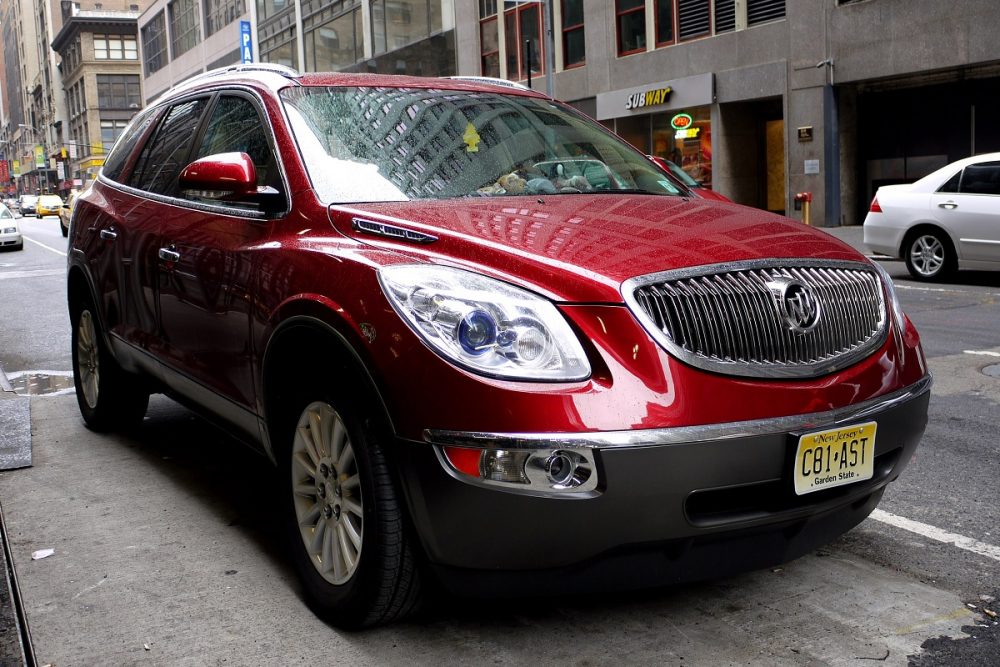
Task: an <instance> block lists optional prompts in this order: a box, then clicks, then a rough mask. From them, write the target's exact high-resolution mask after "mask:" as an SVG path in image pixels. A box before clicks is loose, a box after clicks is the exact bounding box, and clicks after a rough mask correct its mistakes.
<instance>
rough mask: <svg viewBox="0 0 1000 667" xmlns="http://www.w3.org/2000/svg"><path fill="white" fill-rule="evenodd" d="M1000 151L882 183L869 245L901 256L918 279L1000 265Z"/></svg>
mask: <svg viewBox="0 0 1000 667" xmlns="http://www.w3.org/2000/svg"><path fill="white" fill-rule="evenodd" d="M998 220H1000V153H988V154H985V155H977V156H975V157H970V158H965V159H964V160H958V161H957V162H952V163H951V164H949V165H948V166H946V167H942V168H941V169H938V170H937V171H935V172H933V173H931V174H928V175H927V176H924V177H923V178H921V179H920V180H918V181H915V182H914V183H908V184H902V185H885V186H882V187H880V188H879V189H878V190H877V191H876V193H875V197H874V199H872V203H871V207H870V208H869V210H868V215H867V217H865V223H864V234H865V245H866V246H868V247H869V248H871V249H872V250H873V251H874V252H877V253H882V254H885V255H890V256H892V257H901V258H903V259H904V260H906V268H907V269H908V270H909V271H910V275H912V276H913V277H914V278H916V279H917V280H943V279H945V278H948V277H949V276H951V275H952V274H953V273H954V272H955V271H956V270H958V269H983V270H996V269H1000V224H998V223H997V221H998Z"/></svg>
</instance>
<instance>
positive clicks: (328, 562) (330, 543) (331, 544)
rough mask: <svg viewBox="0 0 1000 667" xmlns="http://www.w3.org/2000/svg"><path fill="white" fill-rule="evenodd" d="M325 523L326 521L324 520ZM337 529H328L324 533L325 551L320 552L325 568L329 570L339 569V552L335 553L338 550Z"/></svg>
mask: <svg viewBox="0 0 1000 667" xmlns="http://www.w3.org/2000/svg"><path fill="white" fill-rule="evenodd" d="M323 523H324V525H325V524H326V522H325V521H324V522H323ZM336 532H337V531H336V530H327V531H326V532H324V533H323V552H322V553H321V554H320V559H321V560H322V561H323V569H324V570H326V571H327V572H329V571H330V570H333V571H334V572H336V570H337V554H336V553H334V552H335V550H336V539H337V538H336Z"/></svg>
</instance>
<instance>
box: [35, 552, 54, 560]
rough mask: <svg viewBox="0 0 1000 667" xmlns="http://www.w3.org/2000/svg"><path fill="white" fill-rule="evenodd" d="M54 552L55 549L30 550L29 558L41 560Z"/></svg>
mask: <svg viewBox="0 0 1000 667" xmlns="http://www.w3.org/2000/svg"><path fill="white" fill-rule="evenodd" d="M55 552H56V550H55V549H39V550H38V551H32V552H31V560H42V559H43V558H48V557H49V556H51V555H52V554H54V553H55Z"/></svg>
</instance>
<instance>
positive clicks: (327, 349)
mask: <svg viewBox="0 0 1000 667" xmlns="http://www.w3.org/2000/svg"><path fill="white" fill-rule="evenodd" d="M289 310H290V313H286V317H285V318H283V319H282V321H281V323H280V324H279V325H278V326H276V327H275V328H274V331H273V333H272V334H271V336H270V337H269V338H268V341H267V344H266V346H265V350H264V354H263V357H262V361H261V372H260V399H259V401H260V409H261V411H262V415H263V420H262V424H261V430H262V432H263V433H264V434H265V435H266V437H267V443H266V448H267V451H268V455H269V456H270V457H271V459H272V462H275V463H276V462H277V451H276V449H277V448H278V447H280V446H281V442H282V440H281V434H280V433H279V432H278V430H276V429H280V426H281V417H282V412H283V408H284V407H285V404H286V401H287V400H289V399H292V398H294V394H293V393H291V392H283V391H281V387H282V386H283V385H284V384H286V383H290V382H296V380H297V378H298V377H299V375H300V374H301V373H302V371H303V369H304V368H310V369H315V368H322V367H324V366H325V367H327V368H331V367H332V368H338V369H344V370H346V371H347V373H346V374H344V375H343V376H342V377H343V378H344V379H343V380H342V382H355V383H356V384H357V383H360V386H361V388H362V390H363V391H365V392H367V398H369V399H370V407H371V408H372V411H373V413H374V414H375V415H376V416H377V417H380V418H381V419H382V423H383V424H384V425H385V427H386V428H387V429H388V435H392V434H394V433H395V426H394V424H393V421H392V417H391V415H390V413H389V409H388V406H387V404H386V401H385V398H384V392H383V391H382V389H381V386H380V381H379V379H378V378H377V377H376V376H375V375H374V374H373V373H372V364H371V363H370V362H369V360H368V359H367V355H366V354H365V353H364V351H363V346H362V344H361V339H360V338H359V337H358V336H356V335H354V333H353V331H352V329H351V327H350V325H349V324H348V323H347V322H345V321H344V320H343V319H341V318H339V317H338V316H337V314H336V313H334V312H332V311H330V310H329V309H327V308H325V307H322V306H320V305H319V304H316V303H309V304H298V305H297V307H294V308H291V309H289ZM303 350H308V351H309V352H308V353H307V355H303V352H302V351H303ZM319 351H322V352H319Z"/></svg>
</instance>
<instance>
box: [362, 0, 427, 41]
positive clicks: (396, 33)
mask: <svg viewBox="0 0 1000 667" xmlns="http://www.w3.org/2000/svg"><path fill="white" fill-rule="evenodd" d="M371 10H372V39H373V42H374V47H375V53H386V52H388V51H395V50H396V49H399V48H402V47H404V46H406V45H407V44H412V43H414V42H418V41H420V40H422V39H424V38H426V37H430V36H431V35H432V34H434V33H436V32H440V31H441V28H442V19H441V2H440V0H371Z"/></svg>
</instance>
